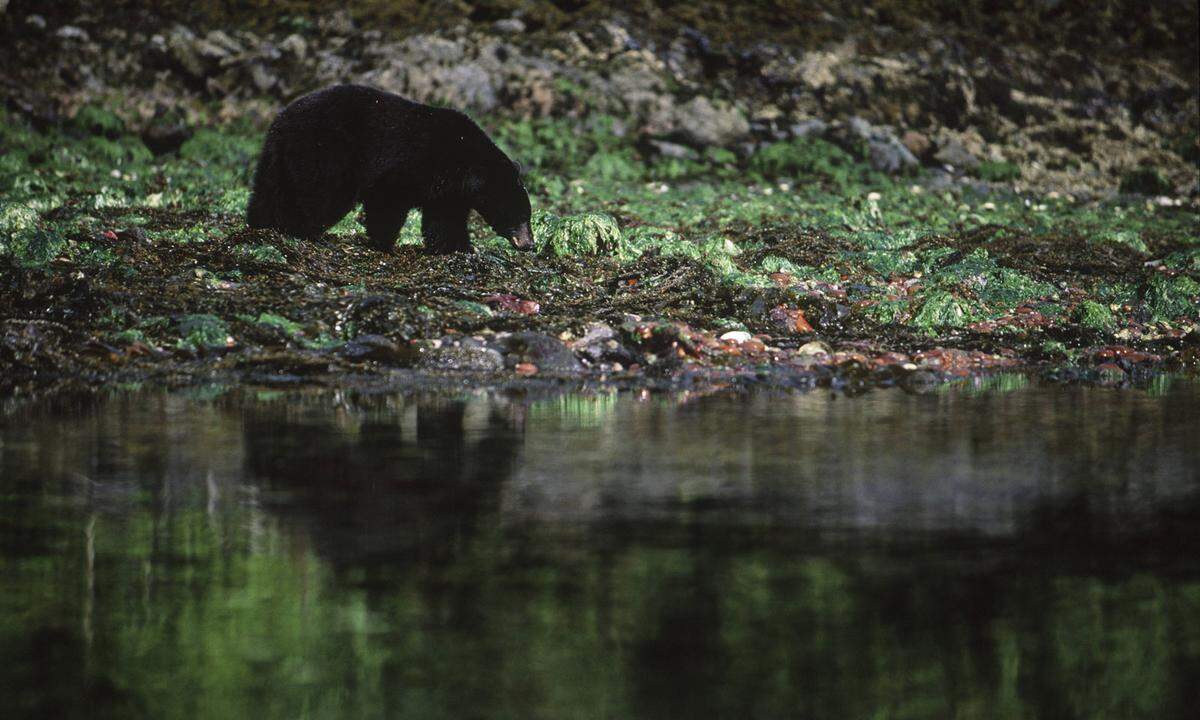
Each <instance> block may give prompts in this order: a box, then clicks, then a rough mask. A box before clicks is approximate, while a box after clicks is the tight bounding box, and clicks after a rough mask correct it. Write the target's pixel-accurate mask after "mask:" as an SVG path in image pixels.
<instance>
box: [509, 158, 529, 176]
mask: <svg viewBox="0 0 1200 720" xmlns="http://www.w3.org/2000/svg"><path fill="white" fill-rule="evenodd" d="M512 164H513V168H514V169H515V170H516V171H517V177H519V178H523V177H525V173H526V172H527V171H526V169H525V166H524V165H522V164H521V163H520V162H518V161H516V160H513V161H512Z"/></svg>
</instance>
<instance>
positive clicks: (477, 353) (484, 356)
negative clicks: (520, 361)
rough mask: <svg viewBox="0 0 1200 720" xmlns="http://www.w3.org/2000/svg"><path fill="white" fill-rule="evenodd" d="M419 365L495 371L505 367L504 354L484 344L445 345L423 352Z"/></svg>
mask: <svg viewBox="0 0 1200 720" xmlns="http://www.w3.org/2000/svg"><path fill="white" fill-rule="evenodd" d="M417 366H418V367H420V368H421V369H424V370H436V371H443V372H445V371H453V372H472V373H495V372H499V371H501V370H503V369H504V366H505V363H504V356H502V355H501V354H500V353H499V352H497V351H496V350H494V349H492V348H489V347H484V346H482V345H464V344H459V345H449V346H448V345H443V346H441V347H437V348H431V349H428V350H426V351H425V352H423V353H421V357H420V360H419V361H418V363H417Z"/></svg>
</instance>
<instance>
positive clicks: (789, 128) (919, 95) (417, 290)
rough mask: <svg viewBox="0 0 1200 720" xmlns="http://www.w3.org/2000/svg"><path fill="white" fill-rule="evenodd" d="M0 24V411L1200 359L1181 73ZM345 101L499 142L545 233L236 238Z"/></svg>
mask: <svg viewBox="0 0 1200 720" xmlns="http://www.w3.org/2000/svg"><path fill="white" fill-rule="evenodd" d="M0 11H2V12H0V35H2V36H3V38H4V39H5V42H3V43H0V45H2V46H3V49H0V60H3V68H4V70H3V71H0V90H2V91H3V94H4V95H5V105H6V112H8V113H10V114H9V115H8V116H7V117H11V118H13V122H12V127H10V128H6V129H5V133H6V134H5V135H4V136H3V138H4V139H5V140H6V142H8V143H10V146H8V147H3V148H0V183H5V185H4V187H7V196H6V197H5V198H4V199H3V202H0V306H3V307H5V308H7V309H6V310H5V311H4V312H3V313H2V317H0V322H2V323H3V326H2V328H0V369H2V370H3V373H2V375H0V394H4V395H22V394H27V393H31V392H41V391H44V390H46V389H49V388H54V387H59V388H65V387H93V388H95V387H102V386H106V385H112V384H114V383H115V384H130V383H134V384H139V383H149V384H165V385H177V384H195V383H206V382H218V383H245V384H250V385H262V386H270V387H291V386H299V385H324V386H332V387H354V388H365V389H369V388H376V389H386V388H393V387H400V386H410V385H420V386H428V387H431V388H433V387H447V388H460V389H461V388H470V387H479V386H497V387H506V386H510V385H512V386H514V387H516V386H520V385H521V384H522V383H524V384H526V385H528V384H544V385H549V386H557V387H563V388H575V387H588V386H605V387H620V388H642V389H720V388H740V387H751V386H765V387H832V388H837V389H846V390H854V389H856V388H865V387H878V386H890V385H899V386H902V387H906V388H909V389H914V390H920V389H922V388H927V387H932V386H934V385H937V384H938V383H941V382H945V381H949V380H955V379H962V378H967V377H977V376H980V375H986V374H989V373H1003V372H1024V373H1035V374H1039V375H1040V376H1041V377H1043V378H1045V379H1047V380H1050V381H1056V382H1076V381H1078V382H1088V383H1100V384H1107V385H1136V386H1144V385H1145V384H1146V383H1147V382H1149V381H1151V380H1152V379H1153V378H1154V377H1156V376H1157V375H1158V374H1159V373H1162V372H1164V371H1177V370H1178V371H1185V372H1193V371H1194V370H1195V368H1196V367H1197V365H1198V364H1200V349H1198V337H1200V330H1198V328H1200V284H1198V282H1197V278H1200V264H1198V263H1200V259H1198V258H1200V256H1198V255H1197V253H1198V250H1197V245H1196V243H1197V239H1198V238H1200V222H1198V221H1197V208H1200V167H1198V164H1197V163H1198V162H1200V146H1198V145H1197V143H1198V142H1200V105H1198V103H1200V101H1198V99H1197V94H1196V88H1197V85H1198V83H1200V79H1198V78H1195V77H1188V76H1187V75H1186V69H1181V68H1180V67H1179V65H1178V64H1177V63H1175V62H1173V61H1172V60H1170V59H1169V58H1166V57H1159V56H1150V55H1147V56H1146V57H1131V58H1123V59H1113V58H1100V57H1086V56H1084V55H1082V54H1081V52H1080V51H1079V50H1074V49H1069V48H1065V47H1058V48H1037V47H1034V46H1032V45H1022V44H1003V43H1000V42H999V41H997V42H995V43H993V44H991V45H989V46H987V48H988V51H987V53H986V56H985V55H984V54H980V53H979V52H975V53H968V52H966V51H965V50H964V46H963V45H962V44H961V43H960V42H957V41H955V40H954V39H952V38H950V37H949V36H947V35H946V34H945V33H942V32H940V31H939V30H938V29H937V28H936V27H935V26H929V27H927V28H926V29H925V30H924V31H922V32H924V33H925V35H918V36H915V37H912V38H909V39H908V40H907V42H905V43H894V44H892V45H888V44H887V43H882V42H880V41H879V38H877V37H870V36H863V35H857V36H856V35H853V34H851V35H845V36H843V37H840V38H838V39H836V41H830V42H824V43H821V44H819V45H811V46H810V45H803V44H796V43H792V44H788V43H783V42H774V41H762V42H758V43H748V44H743V45H736V44H733V43H729V42H718V41H716V40H714V39H712V38H710V37H709V36H707V35H705V34H704V33H703V32H701V31H700V30H697V29H696V28H692V27H682V26H681V27H676V28H673V29H671V30H670V31H667V32H664V31H662V30H661V29H657V30H655V29H647V28H645V27H639V26H638V25H637V24H636V23H634V22H632V21H631V20H630V19H629V18H628V17H624V18H622V17H621V16H619V15H612V14H610V15H604V16H589V17H588V18H587V19H586V20H584V19H580V20H579V21H578V22H572V23H562V24H560V25H559V26H553V27H552V26H550V25H549V24H545V23H544V24H542V26H540V27H539V26H536V23H535V22H533V21H532V20H530V19H529V18H526V19H522V18H521V17H518V16H504V17H499V18H492V19H487V20H485V21H478V22H470V23H461V24H456V25H454V26H452V27H450V28H449V29H447V30H443V31H439V32H429V31H422V30H414V31H413V32H411V33H408V34H395V33H384V32H383V31H381V30H379V29H377V28H375V27H371V26H370V25H369V24H367V23H364V22H363V21H361V20H358V21H356V20H355V19H354V18H352V16H351V15H350V14H348V13H345V12H339V13H332V14H328V15H324V16H320V17H318V18H317V19H316V20H314V21H312V22H308V23H307V24H304V23H293V25H294V27H281V26H278V25H277V26H274V27H269V28H267V29H265V30H264V29H258V30H253V31H252V30H246V29H237V30H233V29H229V28H223V29H222V28H209V27H205V28H204V29H202V30H201V29H194V28H192V27H189V26H187V25H184V24H180V23H178V22H174V21H171V22H161V21H160V20H161V18H160V19H158V20H154V19H152V20H146V21H144V22H140V23H136V22H135V23H127V24H117V23H112V22H106V17H105V16H104V15H103V14H84V15H82V16H79V17H75V18H63V17H59V16H52V18H51V19H49V20H48V19H47V18H46V17H44V16H42V15H39V14H36V13H23V12H17V11H16V9H15V8H14V7H7V8H6V7H5V6H4V5H0ZM334 82H361V83H368V84H372V85H377V86H380V87H383V88H385V89H388V90H393V91H396V92H399V93H402V94H404V95H407V96H409V97H412V98H413V99H416V100H419V101H423V102H428V103H436V104H447V105H452V106H455V107H461V108H464V109H466V110H468V111H470V112H471V113H472V114H473V115H475V116H476V117H479V118H481V119H482V120H483V122H484V123H485V125H487V126H489V129H492V128H495V129H498V130H499V131H500V132H501V134H502V135H503V138H504V139H505V140H507V141H508V142H509V143H510V145H511V146H513V147H515V148H516V149H517V150H518V151H519V152H523V153H525V154H526V157H524V158H521V157H520V155H519V154H518V158H519V159H522V160H525V161H528V162H530V163H532V166H533V167H534V171H533V172H534V177H533V181H534V182H535V183H536V186H534V185H531V188H535V189H536V193H537V197H536V199H535V206H539V205H540V206H542V207H544V208H545V210H544V211H539V212H540V214H539V215H538V218H539V223H540V225H539V228H540V233H541V235H542V236H543V237H551V238H552V239H550V240H547V241H546V243H545V244H544V246H543V247H542V249H541V251H540V252H539V253H538V254H537V255H536V256H533V257H519V256H514V255H512V254H510V253H506V252H503V251H502V250H501V249H498V248H497V247H494V246H491V245H488V244H487V242H486V237H485V235H486V233H484V234H480V232H479V230H478V228H477V229H476V238H475V240H476V247H477V248H478V250H477V252H476V253H474V254H472V255H469V256H464V257H455V258H452V259H440V258H429V257H427V256H424V255H422V254H421V253H420V252H418V251H417V250H416V248H415V247H412V246H411V244H410V245H404V244H403V242H402V246H401V248H400V250H399V252H398V254H397V255H395V256H387V257H385V256H380V255H378V254H375V253H372V252H370V251H368V250H367V249H366V248H365V247H364V245H363V243H362V242H361V237H360V235H361V232H360V231H361V228H357V226H356V225H355V224H354V223H353V222H349V220H353V218H350V219H349V220H348V222H347V223H346V224H345V227H342V228H340V229H338V230H337V232H332V233H331V234H330V235H328V236H327V237H326V238H324V239H323V240H322V241H321V242H320V243H298V242H295V241H293V240H291V239H288V238H283V237H281V236H277V235H275V234H273V233H264V232H255V231H248V230H246V228H245V227H244V225H243V224H242V223H241V213H242V209H243V208H244V203H245V183H246V181H247V178H248V172H249V167H250V163H251V160H252V158H253V155H254V153H255V152H256V151H257V139H256V138H257V137H259V136H260V134H261V132H262V129H263V128H264V127H265V123H266V122H267V121H268V120H269V118H270V117H271V116H272V115H273V113H274V112H275V111H276V110H277V109H278V107H280V105H281V104H282V103H284V102H286V101H287V100H290V99H292V98H294V97H296V96H297V95H299V94H301V93H303V92H305V91H307V90H311V89H314V88H317V87H321V86H324V85H327V84H330V83H334ZM18 125H19V126H20V127H19V128H18V127H17V126H18ZM64 144H66V145H67V146H64ZM21 145H24V147H19V146H21ZM803 193H808V194H807V195H805V194H803ZM13 198H16V199H15V200H13V201H12V202H10V200H11V199H13ZM730 198H732V199H730ZM415 224H416V221H410V224H409V228H411V227H413V226H414V225H415ZM406 232H410V230H409V229H406ZM409 240H410V242H411V241H412V240H413V238H410V239H409ZM402 241H403V236H402Z"/></svg>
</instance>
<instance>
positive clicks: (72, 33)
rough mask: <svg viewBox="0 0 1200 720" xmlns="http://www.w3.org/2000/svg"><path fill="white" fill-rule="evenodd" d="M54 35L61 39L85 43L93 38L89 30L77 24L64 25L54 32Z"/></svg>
mask: <svg viewBox="0 0 1200 720" xmlns="http://www.w3.org/2000/svg"><path fill="white" fill-rule="evenodd" d="M54 37H56V38H58V39H59V40H66V41H68V42H78V43H85V42H87V41H89V40H91V36H89V35H88V33H87V30H84V29H83V28H81V27H77V26H75V25H63V26H62V27H60V28H59V29H58V30H57V31H56V32H55V33H54Z"/></svg>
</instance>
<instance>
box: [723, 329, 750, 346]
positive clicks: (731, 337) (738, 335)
mask: <svg viewBox="0 0 1200 720" xmlns="http://www.w3.org/2000/svg"><path fill="white" fill-rule="evenodd" d="M753 337H754V336H753V335H751V334H750V333H748V332H746V331H745V330H730V331H729V332H727V333H725V334H724V335H722V336H721V338H720V339H721V340H724V341H725V342H732V343H744V342H746V341H748V340H750V339H752V338H753Z"/></svg>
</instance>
